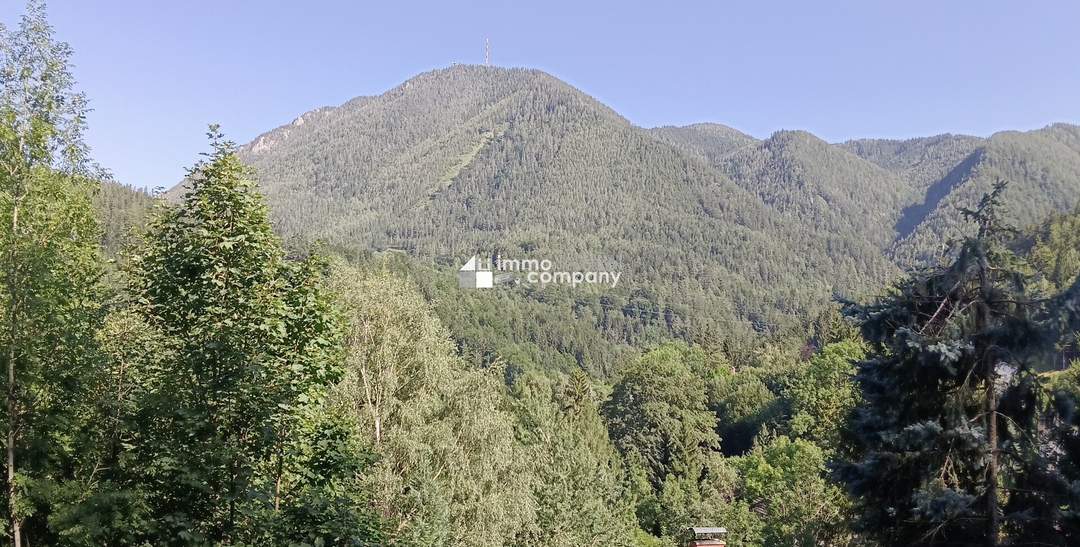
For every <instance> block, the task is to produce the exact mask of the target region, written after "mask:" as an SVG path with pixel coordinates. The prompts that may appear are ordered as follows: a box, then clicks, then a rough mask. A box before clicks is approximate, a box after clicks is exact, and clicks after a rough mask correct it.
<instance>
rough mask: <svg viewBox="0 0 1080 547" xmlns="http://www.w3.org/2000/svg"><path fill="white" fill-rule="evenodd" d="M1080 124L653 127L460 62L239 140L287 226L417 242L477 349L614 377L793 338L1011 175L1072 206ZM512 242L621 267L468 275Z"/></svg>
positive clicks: (548, 255) (879, 283)
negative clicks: (523, 276)
mask: <svg viewBox="0 0 1080 547" xmlns="http://www.w3.org/2000/svg"><path fill="white" fill-rule="evenodd" d="M1078 140H1080V139H1077V128H1076V127H1075V126H1068V125H1056V126H1052V127H1049V128H1046V129H1043V130H1039V131H1033V132H1027V133H1018V132H1008V133H1000V134H997V135H994V136H992V137H991V138H989V139H982V138H977V137H969V136H962V135H961V136H956V135H941V136H936V137H928V138H920V139H910V140H905V141H895V140H883V139H863V140H855V141H849V142H846V143H842V144H830V143H827V142H825V141H823V140H821V139H819V138H817V137H816V136H814V135H812V134H810V133H808V132H805V131H779V132H777V133H775V134H773V135H772V136H770V137H769V138H767V139H764V140H759V139H756V138H754V137H751V136H749V135H746V134H743V133H741V132H739V131H737V130H735V129H732V128H730V127H727V126H723V125H719V124H712V123H703V124H695V125H691V126H686V127H660V128H653V129H643V128H640V127H637V126H634V125H633V124H631V123H630V122H629V121H628V120H626V119H625V118H623V117H621V116H620V115H619V114H617V113H616V112H614V111H613V110H611V109H610V108H608V107H606V106H604V105H603V104H601V103H599V102H598V101H596V100H595V99H593V98H592V97H589V96H588V95H586V94H584V93H582V92H581V91H579V90H577V89H575V88H573V87H571V86H569V85H567V84H566V83H564V82H562V81H560V80H558V79H556V78H554V77H552V76H550V75H548V74H545V73H543V72H540V71H536V70H526V69H503V68H494V67H482V66H464V65H459V66H454V67H451V68H446V69H440V70H434V71H431V72H427V73H424V74H420V75H418V76H416V77H414V78H412V79H410V80H408V81H406V82H405V83H403V84H401V85H399V86H397V87H395V88H394V89H391V90H389V91H387V92H386V93H384V94H381V95H378V96H371V97H358V98H356V99H353V100H351V101H348V102H346V103H345V104H343V105H340V106H337V107H323V108H319V109H316V110H313V111H310V112H307V113H305V114H303V115H301V116H299V117H297V118H296V119H295V120H294V121H293V122H292V123H290V124H287V125H284V126H281V127H278V128H276V129H274V130H271V131H269V132H267V133H265V134H263V135H261V136H259V137H258V138H256V139H255V140H253V141H252V142H251V143H249V144H247V145H245V146H243V147H242V148H241V151H240V152H241V156H242V158H243V159H244V160H245V161H246V162H248V163H250V164H251V165H252V166H253V167H254V168H255V172H256V174H257V177H258V181H259V183H260V185H261V188H262V190H263V192H264V193H265V194H266V196H267V199H268V202H269V203H270V205H271V210H272V214H273V219H274V223H275V227H276V229H277V230H278V232H279V233H281V234H282V235H283V236H285V237H286V238H288V239H290V240H296V241H313V240H321V241H324V242H326V243H328V244H329V245H330V246H331V247H332V248H335V249H339V250H340V251H341V252H343V253H346V254H349V255H353V256H358V255H362V254H366V253H372V252H374V253H382V252H401V253H403V257H404V258H405V260H404V262H405V263H406V266H404V267H406V268H409V269H411V270H412V271H413V275H414V277H416V278H417V279H419V280H421V285H422V288H423V290H424V291H425V292H426V293H427V296H428V297H429V298H430V299H432V301H433V302H436V309H437V310H438V311H439V312H440V315H441V317H442V318H443V319H444V320H445V321H446V322H447V323H448V325H449V326H450V328H451V329H452V330H453V332H454V335H455V337H456V338H457V339H458V340H459V342H460V343H462V344H463V346H464V347H466V348H467V349H468V350H470V351H475V352H476V353H477V354H478V355H489V357H485V359H488V358H491V357H490V354H491V352H492V351H494V350H495V349H498V351H499V352H500V355H503V354H513V355H514V356H515V360H516V361H517V362H523V363H526V364H533V365H540V366H542V367H544V368H549V367H555V368H565V367H567V366H573V365H575V364H576V365H577V366H583V367H586V368H587V369H589V370H592V371H594V372H602V371H603V370H604V369H605V368H607V367H609V366H610V362H611V361H613V360H617V359H619V358H620V357H619V356H620V355H627V354H629V352H630V350H631V349H632V348H634V347H641V346H642V345H649V344H655V343H658V342H660V341H662V340H664V339H667V338H670V337H676V338H684V339H689V340H711V341H712V342H714V343H718V342H719V341H723V342H724V343H730V342H731V341H732V340H740V339H742V340H748V339H750V338H752V335H753V334H754V333H760V332H767V333H774V334H777V333H783V332H785V331H786V330H787V329H789V328H791V327H794V326H796V325H799V324H805V323H806V322H807V321H810V320H812V318H813V317H815V316H816V315H817V314H818V313H820V312H821V311H822V310H824V309H825V307H827V305H828V302H829V300H830V298H831V297H832V296H833V295H835V294H838V293H839V294H845V295H848V296H859V295H860V294H866V293H868V292H870V293H872V292H876V291H879V290H881V288H882V287H883V286H884V284H885V283H886V282H888V280H890V279H893V278H894V277H895V276H897V275H898V273H899V272H900V268H899V267H898V266H903V265H908V264H912V263H925V262H927V261H933V260H935V257H936V256H938V255H940V253H941V251H942V248H943V247H942V244H941V242H942V241H944V239H943V238H948V237H952V236H955V235H957V234H960V233H963V230H964V229H965V227H964V226H963V225H962V222H961V221H959V220H958V219H957V215H956V214H955V209H956V208H957V207H960V206H970V205H972V204H974V203H975V201H976V200H977V199H978V197H979V196H981V194H982V193H983V192H984V191H986V190H987V189H988V188H989V186H990V184H992V182H993V181H994V180H996V179H997V178H1006V179H1008V180H1010V181H1012V183H1013V184H1012V186H1011V187H1010V190H1009V193H1008V196H1007V199H1008V201H1009V204H1010V206H1011V207H1010V214H1012V215H1013V216H1014V219H1015V221H1016V222H1017V223H1018V224H1020V225H1022V226H1026V225H1029V224H1032V223H1035V222H1038V221H1041V220H1042V219H1043V218H1045V217H1046V215H1047V214H1048V213H1050V212H1052V211H1065V210H1069V209H1071V208H1072V206H1073V205H1074V204H1075V200H1076V196H1077V195H1080V193H1078V192H1077V190H1078V188H1077V186H1078V184H1080V183H1078V181H1080V151H1078V150H1080V147H1078V145H1077V142H1078ZM173 193H174V194H175V193H176V191H175V190H174V192H173ZM496 253H498V254H501V255H502V256H504V257H513V258H538V259H549V260H551V261H552V262H553V263H554V264H555V265H556V266H557V267H558V268H559V269H566V270H606V271H619V272H622V273H623V274H624V277H623V278H622V279H623V282H622V283H621V284H620V286H618V287H616V288H608V287H580V288H578V289H577V290H573V291H569V290H564V289H561V288H555V287H547V288H545V289H544V290H536V287H518V288H514V289H505V290H499V291H475V292H469V291H464V292H463V291H460V290H457V289H456V288H454V287H453V275H454V270H455V269H456V267H457V266H459V265H461V264H462V263H464V262H465V260H466V259H468V257H470V256H471V255H473V254H480V255H481V256H489V255H492V254H496ZM409 264H411V265H409ZM480 310H482V312H481V311H480Z"/></svg>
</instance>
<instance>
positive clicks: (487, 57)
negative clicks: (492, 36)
mask: <svg viewBox="0 0 1080 547" xmlns="http://www.w3.org/2000/svg"><path fill="white" fill-rule="evenodd" d="M484 66H491V40H488V39H487V38H484Z"/></svg>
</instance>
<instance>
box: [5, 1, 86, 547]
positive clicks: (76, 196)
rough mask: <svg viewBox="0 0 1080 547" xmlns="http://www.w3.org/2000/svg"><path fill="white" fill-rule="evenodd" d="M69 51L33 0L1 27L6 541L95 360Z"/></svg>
mask: <svg viewBox="0 0 1080 547" xmlns="http://www.w3.org/2000/svg"><path fill="white" fill-rule="evenodd" d="M70 56H71V51H70V49H69V48H68V46H67V44H64V43H61V42H56V41H55V40H54V39H53V37H52V29H51V27H50V26H49V24H48V22H47V21H46V18H45V9H44V5H43V3H42V2H39V1H31V2H30V3H29V4H28V6H27V10H26V14H25V15H24V16H23V18H22V21H21V23H20V25H19V27H18V28H17V29H14V30H8V29H6V28H4V27H3V26H0V254H2V256H3V272H2V279H0V308H2V313H3V319H2V321H3V329H2V330H3V332H2V333H0V348H2V354H3V355H2V357H0V359H3V364H4V368H5V369H6V373H7V374H6V386H5V387H6V400H7V401H6V402H7V404H6V405H5V411H6V412H5V414H6V415H5V426H6V427H5V429H6V434H7V438H6V443H5V444H6V458H5V469H6V477H5V479H6V488H5V491H4V494H5V495H4V499H5V501H6V506H7V515H8V519H7V520H8V532H9V533H10V534H11V537H12V541H13V544H14V545H15V546H16V547H18V546H20V545H21V544H22V542H23V537H24V535H25V534H24V532H25V530H24V528H25V525H27V524H29V525H30V526H31V527H32V528H34V529H35V530H37V531H42V530H43V529H44V528H45V522H44V517H43V516H42V515H40V514H38V513H37V511H36V510H35V507H34V506H33V505H34V503H33V500H32V499H30V498H31V497H32V496H30V494H29V491H30V490H32V489H33V488H35V485H40V486H42V487H45V486H44V485H46V484H48V483H52V482H54V481H57V480H61V479H63V478H65V477H67V478H70V476H71V466H72V465H73V463H74V462H73V461H72V459H73V457H74V455H73V452H72V449H73V447H72V446H71V443H72V440H73V439H71V438H67V437H65V436H66V434H67V433H69V432H72V431H74V432H77V431H78V429H77V425H76V424H75V423H74V420H75V419H76V418H75V417H73V413H74V411H75V409H76V408H77V406H78V404H79V403H80V402H81V401H82V400H84V399H83V395H85V393H83V392H81V391H80V390H81V389H83V388H85V387H86V381H85V380H86V378H85V377H86V375H87V374H89V373H90V372H91V371H93V370H94V365H95V363H94V349H93V346H94V331H95V329H96V326H97V317H98V314H97V308H98V303H97V300H98V295H97V293H96V290H97V288H96V281H97V278H98V275H99V271H98V251H97V242H98V240H99V238H100V235H99V232H98V227H97V223H96V222H95V220H94V218H93V210H92V207H91V202H90V193H91V192H92V191H93V189H94V187H95V182H94V180H95V179H94V177H95V176H97V175H99V174H100V173H98V172H97V171H96V170H95V168H94V167H93V166H92V165H91V164H90V163H89V162H88V160H87V148H86V146H85V144H84V143H83V141H82V133H83V129H84V117H85V114H86V110H87V108H86V99H85V97H84V96H83V95H82V94H80V93H78V92H76V91H74V82H73V79H72V76H71V73H70V70H69V62H68V61H69V58H70ZM71 401H74V402H75V403H76V404H70V402H71ZM65 466H67V470H66V473H65V471H64V467H65ZM27 519H34V521H33V522H30V523H27ZM41 533H44V532H41Z"/></svg>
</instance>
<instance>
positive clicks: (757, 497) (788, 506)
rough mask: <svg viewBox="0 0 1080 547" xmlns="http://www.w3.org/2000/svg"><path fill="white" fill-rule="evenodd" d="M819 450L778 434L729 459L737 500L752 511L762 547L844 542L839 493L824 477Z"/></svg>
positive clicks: (844, 510)
mask: <svg viewBox="0 0 1080 547" xmlns="http://www.w3.org/2000/svg"><path fill="white" fill-rule="evenodd" d="M825 463H826V460H825V453H824V451H822V449H821V448H819V447H818V446H816V445H814V444H813V443H811V442H809V441H806V440H802V439H796V440H791V439H789V438H787V437H778V438H776V439H775V440H772V441H770V442H768V443H767V444H765V445H759V446H757V447H755V448H754V450H753V451H752V452H750V453H749V454H747V455H745V456H742V457H739V458H735V461H734V465H735V467H736V468H737V469H738V471H739V476H740V479H741V484H740V485H739V489H738V494H737V495H738V499H743V500H747V501H748V502H749V503H750V504H752V506H753V507H754V508H755V509H756V513H757V515H758V517H757V518H759V519H760V522H761V538H762V542H763V543H764V544H765V545H805V546H813V545H823V544H824V545H845V544H850V543H852V542H853V538H852V536H851V534H850V532H849V531H848V527H847V524H848V523H847V518H848V510H849V509H848V507H849V503H848V501H847V498H846V496H845V495H844V492H843V491H842V490H841V489H840V488H839V487H838V486H836V485H835V484H833V483H831V482H830V481H829V480H828V479H827V473H826V467H825Z"/></svg>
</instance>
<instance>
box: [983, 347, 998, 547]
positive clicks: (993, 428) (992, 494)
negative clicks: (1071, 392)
mask: <svg viewBox="0 0 1080 547" xmlns="http://www.w3.org/2000/svg"><path fill="white" fill-rule="evenodd" d="M987 366H989V367H990V371H989V372H988V373H987V377H986V420H987V423H986V442H987V444H989V445H990V463H989V466H988V469H987V473H986V515H987V523H988V526H987V530H986V535H987V537H986V544H987V545H989V546H990V547H997V544H998V496H997V489H998V451H997V444H998V431H997V393H996V392H995V391H994V384H995V383H996V380H997V374H995V372H994V368H995V365H994V363H987Z"/></svg>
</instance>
